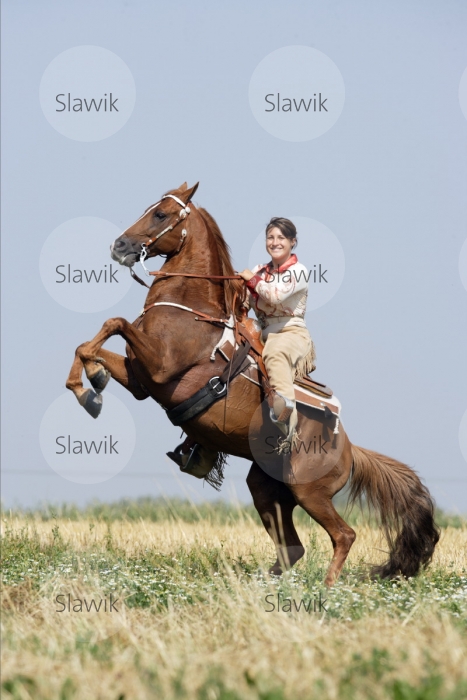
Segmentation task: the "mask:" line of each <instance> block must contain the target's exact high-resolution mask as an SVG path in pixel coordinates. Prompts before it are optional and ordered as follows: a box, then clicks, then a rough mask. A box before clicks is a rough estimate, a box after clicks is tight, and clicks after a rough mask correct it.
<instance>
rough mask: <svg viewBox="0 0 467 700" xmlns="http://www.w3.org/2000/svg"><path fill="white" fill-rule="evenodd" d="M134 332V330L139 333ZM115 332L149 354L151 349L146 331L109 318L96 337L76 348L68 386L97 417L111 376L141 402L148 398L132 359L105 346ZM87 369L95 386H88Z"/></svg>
mask: <svg viewBox="0 0 467 700" xmlns="http://www.w3.org/2000/svg"><path fill="white" fill-rule="evenodd" d="M131 331H134V334H136V335H134V334H133V333H132V332H131ZM112 335H121V336H122V337H123V338H124V339H125V340H126V341H127V343H129V344H130V346H131V347H132V348H133V347H134V346H135V345H136V346H138V344H139V345H141V346H142V348H143V350H144V351H145V352H146V353H147V352H148V349H149V348H148V345H149V343H148V342H147V338H146V337H145V336H144V334H143V333H141V332H139V331H137V330H136V329H135V328H134V327H133V326H132V325H131V324H129V323H128V321H125V319H121V318H115V319H109V320H108V321H106V322H105V323H104V325H103V326H102V329H101V330H100V331H99V333H98V334H97V335H96V336H95V338H93V340H91V341H88V342H86V343H83V344H82V345H80V346H79V347H78V348H77V349H76V352H75V359H74V362H73V365H72V367H71V371H70V374H69V376H68V379H67V382H66V387H67V389H70V391H72V392H73V393H74V395H75V396H76V398H77V399H78V402H79V403H80V404H81V406H83V407H84V408H85V409H86V411H87V412H88V413H89V414H90V415H91V416H92V417H93V418H97V417H98V415H99V414H100V412H101V410H102V396H101V393H102V391H103V390H104V389H105V387H106V386H107V383H108V382H109V380H110V378H113V379H115V380H116V381H117V382H119V384H121V385H122V386H124V387H125V389H127V390H128V391H130V392H131V393H132V394H133V396H134V397H135V399H137V400H139V401H141V400H143V399H146V398H147V397H148V393H147V392H146V391H145V390H144V389H143V387H142V386H141V384H140V383H139V382H138V380H137V379H136V377H135V375H134V372H133V370H132V367H131V364H130V361H129V360H128V358H127V357H123V356H122V355H118V354H117V353H114V352H110V351H109V350H105V349H103V348H102V345H103V344H104V343H105V341H106V340H108V339H109V338H110V337H111V336H112ZM140 336H141V337H140ZM135 340H136V341H137V342H135ZM132 341H133V342H132ZM138 341H139V343H138ZM104 365H105V366H104ZM83 369H84V370H85V372H86V376H87V378H88V379H89V381H90V382H91V385H92V387H93V389H86V388H84V386H83V382H82V373H83Z"/></svg>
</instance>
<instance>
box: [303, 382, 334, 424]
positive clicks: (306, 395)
mask: <svg viewBox="0 0 467 700" xmlns="http://www.w3.org/2000/svg"><path fill="white" fill-rule="evenodd" d="M294 389H295V400H296V402H297V403H301V404H304V405H305V406H312V407H313V408H317V409H318V410H319V411H326V408H327V409H328V410H329V411H331V413H332V414H333V415H334V416H337V417H339V416H340V412H341V408H342V406H341V402H340V401H339V399H338V398H337V396H332V398H328V397H325V396H322V395H321V394H318V393H317V392H314V391H312V390H311V389H306V388H305V387H304V386H303V385H301V384H297V382H295V383H294Z"/></svg>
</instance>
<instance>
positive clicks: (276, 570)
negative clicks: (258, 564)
mask: <svg viewBox="0 0 467 700" xmlns="http://www.w3.org/2000/svg"><path fill="white" fill-rule="evenodd" d="M268 574H269V575H270V576H282V574H283V571H282V567H281V566H280V564H274V566H271V568H270V569H269V570H268Z"/></svg>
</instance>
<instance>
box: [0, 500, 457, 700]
mask: <svg viewBox="0 0 467 700" xmlns="http://www.w3.org/2000/svg"><path fill="white" fill-rule="evenodd" d="M348 521H349V522H351V524H352V526H353V527H354V528H355V529H356V531H357V541H356V543H355V545H354V547H353V548H352V551H351V554H350V557H349V560H348V563H347V565H346V567H345V569H344V572H343V575H342V576H341V579H340V580H339V582H338V583H337V585H336V586H335V587H334V588H333V589H332V590H330V591H327V590H325V589H324V588H323V586H322V581H323V579H324V572H325V569H326V567H327V564H328V563H329V559H330V556H331V545H330V542H329V539H328V536H327V534H326V533H325V532H324V531H323V530H322V529H321V528H320V527H319V526H318V525H316V524H314V523H312V522H311V521H310V520H309V518H308V517H307V516H306V515H305V514H304V513H301V512H300V513H299V512H298V511H297V518H296V522H297V528H298V530H299V533H300V536H301V538H302V541H303V543H304V544H305V545H306V549H307V554H306V557H305V558H304V559H303V560H302V561H301V562H299V563H298V564H297V565H296V567H295V568H294V569H293V570H292V571H290V572H288V573H287V574H285V575H284V576H283V577H282V578H281V579H279V580H275V579H273V580H272V579H271V578H270V577H269V576H268V575H267V574H266V573H265V572H266V570H267V568H268V566H269V565H270V564H271V563H272V561H273V560H274V559H275V553H274V548H273V545H272V543H271V541H270V540H269V538H268V536H267V535H266V533H265V531H264V530H263V529H262V526H260V525H259V520H258V518H257V516H256V514H255V512H254V511H253V509H252V508H250V507H244V508H238V509H236V508H234V507H232V506H227V505H225V504H222V503H219V504H214V505H208V504H204V505H202V506H199V507H198V508H197V507H195V506H193V505H190V504H188V503H186V502H183V501H174V500H172V501H151V500H149V499H145V500H142V501H140V502H138V503H118V504H113V505H100V504H94V505H92V506H89V507H88V508H86V509H84V510H82V511H79V510H78V509H76V508H73V507H66V508H65V507H64V508H62V509H57V510H53V509H50V508H49V509H47V508H44V509H43V510H41V511H37V512H29V513H26V512H3V513H2V530H3V535H2V537H3V540H2V555H3V556H2V560H3V564H2V567H3V591H2V636H3V643H2V698H5V699H7V698H8V699H10V698H14V699H15V700H16V699H18V700H24V699H30V698H31V699H34V700H55V699H57V700H71V699H73V700H94V699H97V698H99V699H102V700H146V699H148V698H163V699H164V700H165V699H167V700H172V699H174V700H175V699H180V700H182V699H185V698H186V699H191V698H193V699H196V700H243V699H245V700H260V699H261V700H285V699H287V700H310V699H313V700H314V699H318V698H319V699H320V700H331V699H332V700H360V699H365V700H367V699H369V698H371V699H374V700H380V699H381V700H382V699H385V700H386V699H389V698H390V699H391V700H465V699H466V698H467V522H466V521H464V520H463V519H461V518H459V517H455V518H449V517H447V516H444V515H443V514H441V513H440V514H439V517H438V523H439V524H440V525H441V526H442V536H441V541H440V544H439V546H438V548H437V550H436V554H435V557H434V560H433V563H432V564H431V565H430V567H429V568H428V570H427V571H426V572H425V573H423V574H422V575H421V576H420V577H418V578H417V579H411V580H408V581H397V582H371V581H369V580H368V579H367V578H366V577H365V574H366V572H367V570H368V565H369V564H370V563H377V562H378V561H381V560H382V558H384V549H385V542H384V540H383V539H382V537H381V534H380V531H379V529H378V528H377V527H375V524H374V523H372V522H370V523H368V522H367V521H365V519H364V518H363V517H362V516H360V515H359V514H357V513H354V514H351V517H350V518H348ZM60 596H62V597H60ZM111 596H112V597H111ZM92 601H94V603H93V602H92ZM99 603H100V609H99V612H96V610H95V608H96V607H99ZM112 603H113V606H111V604H112ZM104 605H105V606H106V610H104ZM110 607H112V610H111V611H109V608H110ZM63 608H65V609H63ZM73 608H75V609H73ZM87 608H89V610H88V609H87ZM297 608H298V610H297Z"/></svg>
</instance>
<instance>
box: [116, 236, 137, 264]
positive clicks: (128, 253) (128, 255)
mask: <svg viewBox="0 0 467 700" xmlns="http://www.w3.org/2000/svg"><path fill="white" fill-rule="evenodd" d="M140 255H141V248H140V249H139V250H137V249H136V248H135V245H134V244H133V243H132V242H131V241H130V240H129V239H128V238H126V236H120V238H117V239H116V240H115V241H114V242H113V243H112V245H111V246H110V256H111V258H112V260H115V262H118V263H120V265H125V267H133V265H134V264H135V262H138V260H139V258H140Z"/></svg>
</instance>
